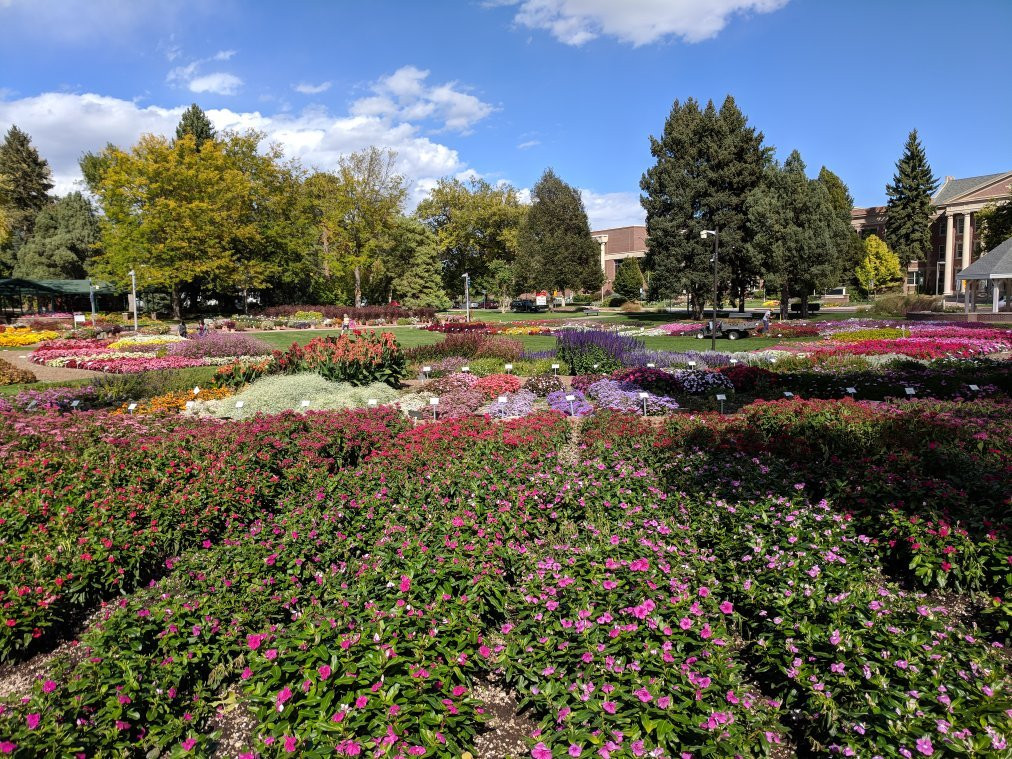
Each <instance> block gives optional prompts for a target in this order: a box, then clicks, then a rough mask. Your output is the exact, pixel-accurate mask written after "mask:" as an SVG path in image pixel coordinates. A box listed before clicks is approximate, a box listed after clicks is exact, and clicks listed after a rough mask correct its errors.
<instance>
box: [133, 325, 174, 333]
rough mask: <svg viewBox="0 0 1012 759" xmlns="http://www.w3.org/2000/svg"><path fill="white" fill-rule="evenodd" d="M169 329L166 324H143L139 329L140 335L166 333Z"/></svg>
mask: <svg viewBox="0 0 1012 759" xmlns="http://www.w3.org/2000/svg"><path fill="white" fill-rule="evenodd" d="M170 331H171V328H170V327H169V325H168V324H145V325H144V326H143V327H141V328H140V330H139V332H140V333H141V334H142V335H167V334H169V332H170Z"/></svg>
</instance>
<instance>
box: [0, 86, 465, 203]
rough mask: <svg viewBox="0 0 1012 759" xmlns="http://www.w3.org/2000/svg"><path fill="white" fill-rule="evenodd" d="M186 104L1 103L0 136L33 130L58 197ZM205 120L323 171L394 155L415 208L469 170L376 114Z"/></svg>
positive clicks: (80, 99)
mask: <svg viewBox="0 0 1012 759" xmlns="http://www.w3.org/2000/svg"><path fill="white" fill-rule="evenodd" d="M187 106H188V104H186V105H179V106H174V107H161V106H154V105H151V106H141V105H139V104H137V103H135V102H132V101H129V100H122V99H119V98H114V97H109V96H105V95H97V94H91V93H88V94H68V93H60V92H47V93H43V94H41V95H36V96H33V97H25V98H20V99H12V100H0V131H3V132H5V131H6V130H7V127H8V126H9V125H10V124H17V125H18V126H19V127H20V128H22V129H24V130H25V131H26V132H28V134H30V135H31V137H32V141H33V143H34V144H35V146H36V147H37V148H38V150H39V153H40V154H41V155H42V156H43V157H44V158H46V159H47V160H48V161H49V164H50V167H51V168H52V170H53V179H54V183H55V187H54V190H53V192H54V193H57V194H64V193H67V192H71V191H73V190H77V189H81V186H80V184H79V180H80V178H81V174H80V169H79V168H78V165H77V161H78V159H79V158H80V156H81V154H82V153H84V152H86V151H97V150H101V149H102V148H103V147H105V144H106V143H107V142H111V143H113V144H114V145H118V146H120V147H123V148H128V147H130V146H131V145H133V144H135V143H136V142H137V139H138V137H140V135H142V134H144V133H148V132H150V133H154V134H162V135H167V136H171V135H173V134H174V133H175V129H176V124H177V123H179V119H180V117H181V116H182V114H183V111H184V110H185V109H186V107H187ZM207 116H208V118H209V119H210V120H211V122H212V123H213V124H214V126H215V128H216V129H218V130H219V131H220V130H226V129H231V130H236V131H242V130H246V129H257V130H260V131H262V132H264V133H265V134H266V136H267V141H269V142H277V143H279V144H280V145H282V146H283V147H284V149H285V153H286V154H287V155H288V156H291V157H296V158H299V159H300V160H301V161H302V162H303V164H305V165H306V166H307V167H312V168H317V169H320V170H324V171H326V170H333V169H335V168H336V167H337V165H338V159H339V158H340V157H341V156H343V155H347V154H348V153H351V152H353V151H355V150H361V149H363V148H366V147H368V146H370V145H376V146H378V147H382V148H390V149H392V150H395V151H397V156H398V157H397V170H398V171H399V172H401V173H402V174H403V175H404V176H405V177H406V178H407V179H408V181H409V183H410V184H411V191H410V194H409V203H410V204H414V203H417V202H418V201H419V200H420V199H421V198H422V197H424V195H425V193H426V192H427V190H428V189H429V188H431V187H432V186H434V185H435V183H436V180H437V179H438V178H439V177H443V176H448V175H453V174H457V173H459V172H462V171H465V170H466V169H467V166H466V164H465V163H464V161H463V160H462V159H461V157H460V155H459V154H458V153H457V151H456V150H454V149H452V148H450V147H448V146H447V145H444V144H441V143H438V142H434V141H432V140H431V139H429V138H428V137H425V136H422V135H421V134H420V133H419V129H418V127H417V126H415V125H413V124H409V123H404V122H393V121H391V120H389V119H386V118H382V117H378V116H366V115H347V116H335V115H333V114H331V113H329V112H328V111H327V110H325V109H322V108H315V109H307V110H304V111H302V112H301V113H299V114H294V115H293V114H285V113H281V114H274V115H266V114H263V113H260V112H259V111H232V110H230V109H227V108H223V109H209V110H207Z"/></svg>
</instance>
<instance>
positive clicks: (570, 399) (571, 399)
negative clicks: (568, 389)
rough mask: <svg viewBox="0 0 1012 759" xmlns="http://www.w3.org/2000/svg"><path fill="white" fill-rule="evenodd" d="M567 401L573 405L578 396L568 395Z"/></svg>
mask: <svg viewBox="0 0 1012 759" xmlns="http://www.w3.org/2000/svg"><path fill="white" fill-rule="evenodd" d="M566 400H567V401H569V402H570V403H572V402H573V401H575V400H576V396H575V395H567V396H566Z"/></svg>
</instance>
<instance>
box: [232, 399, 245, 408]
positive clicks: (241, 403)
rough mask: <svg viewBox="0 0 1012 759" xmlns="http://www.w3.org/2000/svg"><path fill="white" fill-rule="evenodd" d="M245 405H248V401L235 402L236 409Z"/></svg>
mask: <svg viewBox="0 0 1012 759" xmlns="http://www.w3.org/2000/svg"><path fill="white" fill-rule="evenodd" d="M245 405H246V401H236V402H235V407H236V408H242V407H243V406H245Z"/></svg>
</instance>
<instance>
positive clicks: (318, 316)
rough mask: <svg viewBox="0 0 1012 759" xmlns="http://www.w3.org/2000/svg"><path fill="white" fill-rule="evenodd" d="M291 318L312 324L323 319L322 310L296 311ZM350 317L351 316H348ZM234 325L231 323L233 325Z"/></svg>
mask: <svg viewBox="0 0 1012 759" xmlns="http://www.w3.org/2000/svg"><path fill="white" fill-rule="evenodd" d="M292 318H293V319H295V321H299V322H312V323H313V324H319V323H320V322H322V321H323V312H322V311H296V312H295V313H294V314H292ZM349 318H351V317H349ZM234 326H235V325H234V324H233V327H234Z"/></svg>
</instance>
